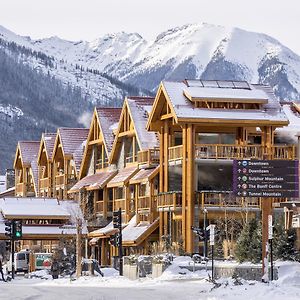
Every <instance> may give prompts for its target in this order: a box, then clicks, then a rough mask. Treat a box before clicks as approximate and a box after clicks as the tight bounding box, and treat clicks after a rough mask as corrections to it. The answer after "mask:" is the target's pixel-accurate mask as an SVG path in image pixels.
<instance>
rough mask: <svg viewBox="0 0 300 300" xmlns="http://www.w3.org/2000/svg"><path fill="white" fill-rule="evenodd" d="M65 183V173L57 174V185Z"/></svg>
mask: <svg viewBox="0 0 300 300" xmlns="http://www.w3.org/2000/svg"><path fill="white" fill-rule="evenodd" d="M64 183H65V175H64V174H60V175H56V176H55V185H56V186H59V185H63V184H64Z"/></svg>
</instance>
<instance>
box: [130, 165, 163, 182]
mask: <svg viewBox="0 0 300 300" xmlns="http://www.w3.org/2000/svg"><path fill="white" fill-rule="evenodd" d="M158 170H159V167H156V168H152V169H141V170H139V171H138V173H136V174H135V175H134V176H133V177H132V178H131V179H130V181H129V183H130V184H134V183H137V182H140V181H144V180H148V178H149V177H150V176H151V175H153V174H154V173H155V172H158Z"/></svg>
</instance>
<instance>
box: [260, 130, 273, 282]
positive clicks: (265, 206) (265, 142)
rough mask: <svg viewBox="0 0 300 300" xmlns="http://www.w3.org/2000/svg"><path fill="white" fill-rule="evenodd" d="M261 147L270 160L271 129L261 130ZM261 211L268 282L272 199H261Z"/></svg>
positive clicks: (263, 266) (263, 248)
mask: <svg viewBox="0 0 300 300" xmlns="http://www.w3.org/2000/svg"><path fill="white" fill-rule="evenodd" d="M262 146H263V147H264V154H265V155H264V159H272V146H273V129H272V127H264V128H262ZM261 210H262V216H261V218H262V271H263V279H264V280H268V249H269V232H268V217H269V215H272V214H273V207H272V198H262V199H261Z"/></svg>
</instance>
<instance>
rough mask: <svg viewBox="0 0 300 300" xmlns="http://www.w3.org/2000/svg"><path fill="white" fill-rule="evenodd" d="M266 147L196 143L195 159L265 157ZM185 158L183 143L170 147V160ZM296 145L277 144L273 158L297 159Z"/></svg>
mask: <svg viewBox="0 0 300 300" xmlns="http://www.w3.org/2000/svg"><path fill="white" fill-rule="evenodd" d="M264 153H265V148H264V147H263V146H261V145H246V146H241V145H229V144H228V145H225V144H196V145H195V159H243V158H247V159H264V158H265V156H264ZM182 158H183V148H182V145H180V146H174V147H169V161H173V160H178V159H182ZM295 158H296V148H295V146H294V145H291V146H281V145H275V146H272V148H271V159H295Z"/></svg>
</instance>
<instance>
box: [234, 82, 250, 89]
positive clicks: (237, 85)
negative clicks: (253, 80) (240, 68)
mask: <svg viewBox="0 0 300 300" xmlns="http://www.w3.org/2000/svg"><path fill="white" fill-rule="evenodd" d="M233 84H234V87H235V88H237V89H247V90H251V88H250V86H249V84H248V82H246V81H233Z"/></svg>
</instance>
